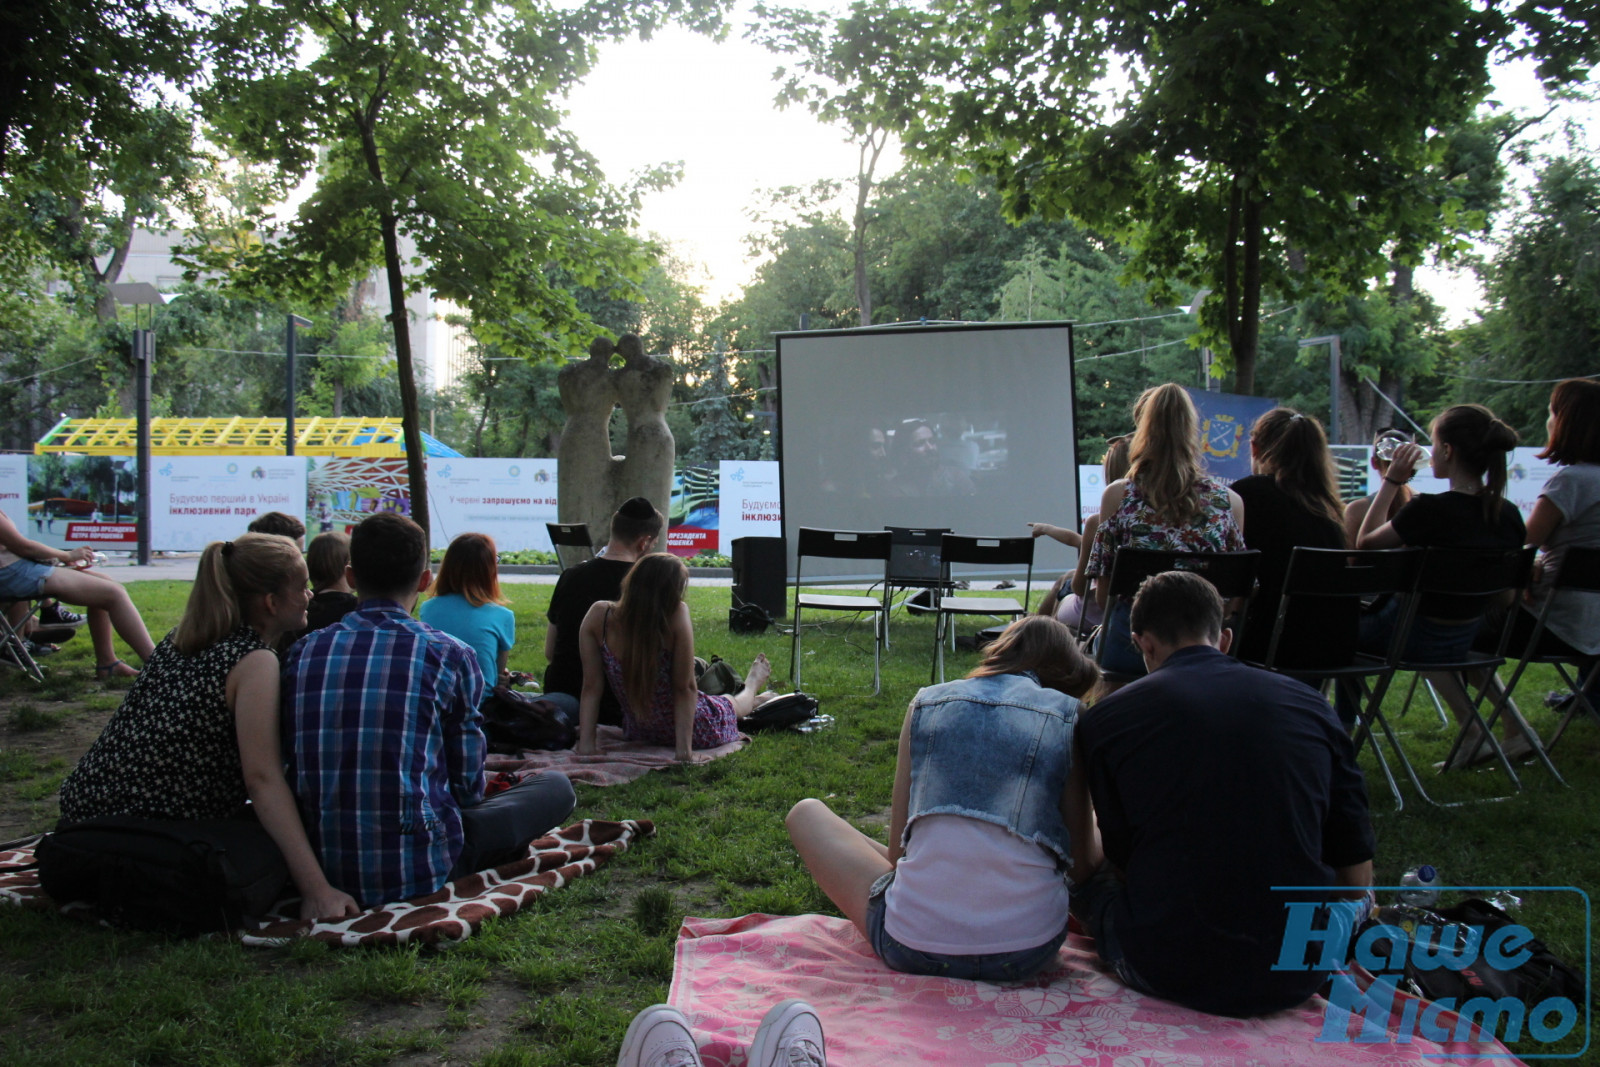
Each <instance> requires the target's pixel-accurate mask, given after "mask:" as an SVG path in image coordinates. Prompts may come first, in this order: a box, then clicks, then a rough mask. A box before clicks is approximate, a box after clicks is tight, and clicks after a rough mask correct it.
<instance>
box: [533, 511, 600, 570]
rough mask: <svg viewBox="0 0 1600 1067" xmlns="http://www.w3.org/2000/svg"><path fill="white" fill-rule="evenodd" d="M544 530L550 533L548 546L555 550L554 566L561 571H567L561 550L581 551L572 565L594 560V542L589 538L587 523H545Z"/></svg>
mask: <svg viewBox="0 0 1600 1067" xmlns="http://www.w3.org/2000/svg"><path fill="white" fill-rule="evenodd" d="M544 528H545V529H546V530H548V531H549V532H550V546H551V548H553V549H554V550H555V554H556V565H557V566H559V567H560V568H561V569H562V570H566V569H567V561H566V558H565V557H564V556H563V555H562V554H561V550H562V549H563V548H581V549H583V553H582V555H580V556H579V557H578V558H577V559H576V560H574V561H573V563H574V565H576V564H578V563H582V562H583V561H584V560H590V559H594V541H593V540H592V539H591V538H590V537H589V525H588V523H583V522H547V523H545V524H544Z"/></svg>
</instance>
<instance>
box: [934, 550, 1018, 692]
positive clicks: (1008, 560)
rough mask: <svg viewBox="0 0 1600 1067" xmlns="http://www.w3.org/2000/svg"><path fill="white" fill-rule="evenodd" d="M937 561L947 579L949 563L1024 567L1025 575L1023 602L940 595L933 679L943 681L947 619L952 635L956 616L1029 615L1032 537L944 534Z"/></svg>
mask: <svg viewBox="0 0 1600 1067" xmlns="http://www.w3.org/2000/svg"><path fill="white" fill-rule="evenodd" d="M939 558H940V560H941V561H942V563H943V566H944V568H945V574H946V576H948V575H949V573H950V571H949V568H950V567H951V565H952V564H957V563H967V564H974V565H977V566H987V567H1015V566H1023V565H1026V567H1027V568H1028V576H1027V581H1026V584H1025V585H1024V586H1023V591H1022V603H1020V604H1019V603H1017V599H1016V597H1009V596H984V597H978V596H949V595H946V596H940V597H939V599H938V604H937V606H938V611H939V614H938V617H937V619H936V621H935V622H936V624H935V626H934V628H933V648H934V657H933V659H934V662H933V671H932V675H931V677H932V680H934V681H938V682H942V681H944V633H945V625H946V620H947V619H948V620H949V626H950V628H951V630H952V632H953V631H954V629H955V617H956V616H957V615H991V616H999V617H1007V616H1009V617H1010V618H1013V619H1015V618H1017V617H1018V616H1021V615H1026V614H1027V613H1028V601H1029V600H1030V599H1032V597H1033V538H1032V537H962V536H960V535H959V534H949V533H947V534H944V535H943V536H942V537H941V538H940V539H939Z"/></svg>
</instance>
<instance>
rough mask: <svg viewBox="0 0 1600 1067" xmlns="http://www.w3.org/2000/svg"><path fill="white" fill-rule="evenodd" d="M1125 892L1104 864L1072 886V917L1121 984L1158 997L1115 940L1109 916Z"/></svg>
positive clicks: (1112, 870) (1115, 935)
mask: <svg viewBox="0 0 1600 1067" xmlns="http://www.w3.org/2000/svg"><path fill="white" fill-rule="evenodd" d="M1126 893H1127V887H1126V885H1125V884H1124V883H1123V881H1122V876H1121V875H1120V874H1118V873H1117V872H1116V871H1115V870H1114V869H1113V868H1112V866H1111V864H1109V863H1103V864H1101V865H1100V869H1099V870H1097V871H1095V872H1094V874H1093V875H1091V876H1089V877H1088V878H1086V879H1084V880H1083V881H1082V882H1078V883H1075V884H1074V885H1073V886H1072V890H1071V896H1070V897H1069V898H1068V900H1069V901H1070V906H1071V908H1072V914H1074V915H1076V916H1077V917H1078V921H1079V922H1080V923H1082V924H1083V928H1084V929H1085V930H1087V931H1088V932H1089V936H1090V937H1092V938H1094V950H1095V953H1096V954H1097V955H1099V957H1100V959H1101V960H1102V961H1104V962H1105V964H1106V966H1108V967H1110V968H1111V970H1112V971H1113V972H1114V973H1115V974H1116V976H1117V977H1118V978H1120V979H1122V983H1123V984H1124V985H1126V986H1128V987H1129V988H1131V989H1137V990H1138V991H1139V992H1141V993H1149V994H1150V995H1151V996H1159V995H1160V994H1159V993H1156V992H1155V990H1153V989H1151V988H1150V986H1149V984H1148V983H1147V982H1145V980H1144V979H1143V978H1140V977H1139V974H1138V972H1137V971H1135V970H1134V969H1133V966H1132V965H1131V964H1129V963H1128V957H1127V956H1126V955H1125V954H1124V953H1123V951H1122V942H1121V941H1120V940H1119V939H1118V937H1117V931H1116V924H1115V923H1114V922H1113V921H1112V914H1113V913H1114V911H1115V909H1116V905H1117V904H1118V902H1119V901H1120V900H1121V899H1122V897H1123V896H1124V895H1125V894H1126Z"/></svg>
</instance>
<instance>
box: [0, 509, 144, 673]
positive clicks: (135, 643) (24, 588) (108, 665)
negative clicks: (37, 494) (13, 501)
mask: <svg viewBox="0 0 1600 1067" xmlns="http://www.w3.org/2000/svg"><path fill="white" fill-rule="evenodd" d="M45 560H49V561H50V562H48V563H46V562H44V561H45ZM93 562H94V549H92V548H51V547H50V546H49V545H45V544H40V543H39V542H38V541H35V540H32V539H31V538H29V537H26V536H24V535H23V533H22V531H21V530H18V529H17V527H16V524H15V523H13V522H12V521H11V520H10V519H8V518H7V517H6V516H5V515H4V513H0V600H28V599H31V598H34V597H39V596H52V597H55V598H56V599H57V600H60V601H63V602H65V603H68V604H76V605H78V606H79V607H86V608H88V609H89V639H90V640H91V641H93V642H94V661H95V668H94V673H95V677H97V678H132V677H134V676H136V675H137V674H138V673H139V672H138V671H137V670H135V669H134V668H132V667H130V666H128V665H127V664H126V663H124V662H122V660H120V659H118V658H117V650H116V647H115V646H114V645H112V643H111V633H112V631H113V630H115V631H116V634H117V636H118V637H120V638H122V639H123V640H124V641H126V642H127V643H128V647H130V648H132V649H133V654H134V655H136V656H138V657H139V659H140V660H147V659H149V658H150V653H151V652H152V651H153V650H154V649H155V644H154V643H153V642H152V641H151V640H150V632H149V631H148V630H146V629H145V628H144V620H143V619H142V618H140V617H139V609H138V608H136V607H134V606H133V600H132V599H131V598H130V597H129V596H128V591H127V590H126V589H124V588H122V584H121V583H120V582H118V581H116V580H115V579H113V578H108V577H106V576H105V575H104V574H101V573H100V572H98V571H92V570H89V565H90V564H91V563H93ZM57 563H62V564H65V566H61V567H58V566H56V564H57Z"/></svg>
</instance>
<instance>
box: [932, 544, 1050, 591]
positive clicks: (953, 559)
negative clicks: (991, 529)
mask: <svg viewBox="0 0 1600 1067" xmlns="http://www.w3.org/2000/svg"><path fill="white" fill-rule="evenodd" d="M1033 546H1034V539H1033V538H1032V537H1031V536H1029V537H967V536H964V535H962V534H949V533H947V534H944V535H943V536H942V537H940V538H939V555H940V556H941V558H942V559H943V561H944V568H945V574H946V576H948V575H949V573H950V566H951V564H955V563H968V564H973V565H976V566H979V567H1008V566H1017V565H1019V564H1020V565H1022V566H1025V567H1027V568H1028V571H1027V577H1026V579H1025V580H1024V582H1023V589H1022V607H1023V609H1024V610H1026V609H1027V607H1028V601H1029V600H1031V599H1033Z"/></svg>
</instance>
